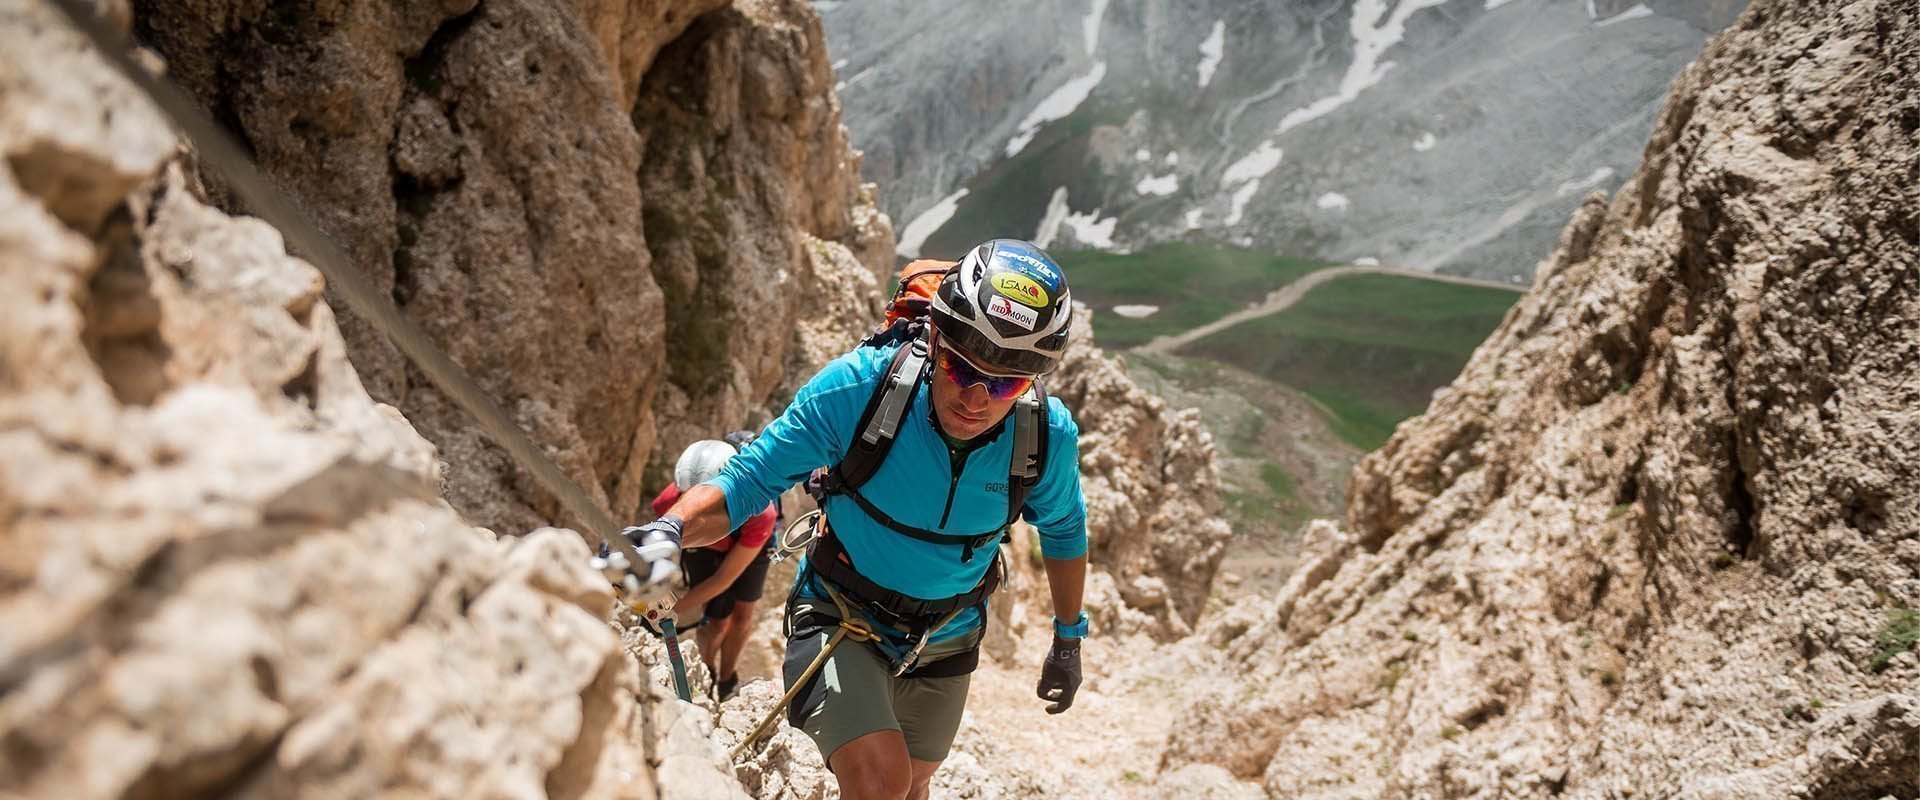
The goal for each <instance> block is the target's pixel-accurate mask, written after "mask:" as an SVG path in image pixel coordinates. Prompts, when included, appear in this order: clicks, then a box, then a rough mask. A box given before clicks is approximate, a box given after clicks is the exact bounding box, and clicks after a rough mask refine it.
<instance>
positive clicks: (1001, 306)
mask: <svg viewBox="0 0 1920 800" xmlns="http://www.w3.org/2000/svg"><path fill="white" fill-rule="evenodd" d="M987 314H989V315H991V316H995V317H999V318H1001V319H1004V320H1006V321H1008V322H1011V323H1013V324H1015V325H1018V326H1020V327H1022V328H1025V329H1027V330H1033V328H1034V326H1035V325H1038V324H1039V322H1040V317H1039V315H1038V314H1035V313H1034V312H1033V310H1032V309H1029V308H1023V307H1021V306H1016V305H1014V304H1013V302H1012V301H1010V300H1008V299H1007V298H1005V297H995V298H993V299H992V300H989V301H987Z"/></svg>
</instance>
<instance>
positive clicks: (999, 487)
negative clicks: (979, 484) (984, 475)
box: [987, 481, 1007, 494]
mask: <svg viewBox="0 0 1920 800" xmlns="http://www.w3.org/2000/svg"><path fill="white" fill-rule="evenodd" d="M987 491H989V492H992V493H993V494H1006V493H1007V484H1006V483H1004V482H1002V481H993V482H991V483H988V484H987Z"/></svg>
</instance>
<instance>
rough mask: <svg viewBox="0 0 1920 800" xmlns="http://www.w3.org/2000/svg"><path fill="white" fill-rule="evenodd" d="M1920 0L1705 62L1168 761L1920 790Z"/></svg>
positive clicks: (1384, 456) (1367, 466) (1834, 5)
mask: <svg viewBox="0 0 1920 800" xmlns="http://www.w3.org/2000/svg"><path fill="white" fill-rule="evenodd" d="M1916 54H1920V9H1917V8H1916V7H1915V6H1914V4H1912V3H1907V2H1890V1H1888V0H1855V1H1854V2H1838V1H1830V2H1784V1H1782V0H1763V1H1762V2H1757V3H1755V4H1754V6H1753V7H1752V8H1751V9H1749V10H1748V11H1747V12H1746V13H1745V15H1744V16H1743V17H1742V18H1741V19H1740V20H1739V22H1738V23H1737V24H1736V25H1735V26H1734V27H1733V28H1731V29H1730V30H1728V31H1726V32H1725V33H1723V34H1722V35H1720V36H1719V37H1718V38H1717V39H1715V40H1714V41H1713V42H1712V43H1711V44H1710V45H1709V46H1708V48H1707V49H1706V51H1705V52H1704V53H1703V55H1702V56H1701V58H1700V59H1699V61H1698V62H1696V63H1695V64H1694V65H1693V66H1691V67H1689V68H1688V69H1687V70H1686V71H1685V72H1684V73H1683V74H1682V75H1681V76H1680V78H1679V80H1678V81H1677V82H1676V84H1675V88H1674V91H1673V94H1672V96H1671V97H1670V98H1669V99H1668V100H1667V102H1666V105H1665V107H1664V109H1663V110H1662V112H1661V114H1660V117H1659V120H1658V123H1657V125H1656V127H1655V129H1654V136H1653V140H1652V142H1651V143H1650V144H1649V146H1648V148H1647V151H1646V152H1647V158H1646V162H1645V164H1644V165H1643V166H1642V167H1641V168H1640V170H1639V171H1638V172H1636V173H1635V174H1634V175H1633V177H1632V178H1631V179H1629V180H1628V181H1627V183H1626V185H1625V186H1624V187H1623V189H1622V190H1621V191H1620V193H1619V194H1618V195H1616V196H1615V197H1613V199H1612V200H1611V202H1607V201H1605V200H1604V198H1601V197H1599V196H1596V197H1594V198H1590V199H1589V200H1588V201H1587V202H1586V204H1585V205H1583V206H1582V207H1581V209H1580V211H1579V212H1578V213H1577V214H1575V215H1574V218H1573V220H1572V222H1571V223H1570V224H1569V225H1568V226H1567V228H1566V230H1565V231H1564V232H1563V234H1562V235H1561V239H1560V242H1559V245H1558V246H1557V247H1556V249H1555V250H1554V252H1553V255H1552V257H1551V258H1550V259H1548V260H1547V262H1546V263H1545V264H1544V265H1543V266H1542V268H1541V270H1540V275H1539V278H1538V280H1537V283H1536V285H1535V286H1534V289H1533V291H1532V293H1531V294H1530V295H1528V296H1527V298H1526V299H1524V300H1523V301H1522V302H1521V303H1520V304H1519V305H1518V306H1517V307H1516V308H1515V309H1514V310H1513V312H1511V314H1510V315H1509V316H1508V318H1507V320H1506V322H1505V323H1504V324H1503V325H1502V327H1501V328H1500V330H1499V331H1498V332H1496V333H1495V334H1494V335H1493V336H1492V337H1491V338H1490V339H1489V340H1488V341H1487V343H1486V344H1485V345H1483V346H1482V347H1481V348H1480V350H1479V351H1478V352H1477V353H1476V354H1475V356H1474V358H1473V359H1472V361H1471V362H1470V363H1469V365H1468V366H1467V367H1466V368H1465V370H1464V371H1463V372H1462V373H1461V375H1460V377H1459V378H1458V379H1457V380H1456V381H1455V382H1454V383H1453V384H1452V386H1451V387H1449V388H1448V389H1447V390H1446V391H1445V392H1444V393H1443V394H1442V395H1441V396H1440V397H1438V398H1437V399H1436V400H1435V401H1434V403H1433V405H1432V407H1431V408H1430V409H1429V410H1428V412H1427V413H1426V414H1425V415H1424V416H1421V417H1418V418H1416V419H1414V420H1411V421H1409V422H1407V423H1405V424H1403V425H1402V426H1401V428H1400V430H1399V431H1398V432H1397V434H1396V435H1395V436H1394V438H1393V439H1392V441H1390V442H1389V443H1388V444H1387V445H1386V446H1385V447H1384V448H1383V449H1382V450H1380V451H1379V452H1376V453H1374V454H1372V455H1371V456H1369V457H1368V458H1367V459H1366V460H1365V461H1364V462H1363V463H1362V464H1361V466H1360V468H1359V469H1358V471H1357V473H1356V477H1355V480H1354V484H1353V486H1352V489H1351V495H1350V497H1351V503H1350V507H1349V511H1348V519H1347V521H1346V526H1345V528H1344V529H1340V528H1337V527H1334V526H1331V525H1322V526H1320V527H1317V528H1315V529H1314V530H1312V531H1310V532H1309V535H1308V546H1307V552H1306V553H1305V554H1303V556H1302V566H1301V568H1300V569H1299V570H1298V571H1297V572H1296V573H1295V575H1294V576H1293V578H1292V581H1291V582H1290V583H1289V585H1288V586H1287V588H1286V589H1285V591H1284V592H1283V593H1282V594H1281V595H1280V597H1279V598H1278V599H1277V600H1271V599H1270V600H1262V601H1250V602H1249V603H1248V604H1246V605H1244V606H1242V607H1240V608H1237V609H1236V610H1235V613H1232V614H1228V615H1224V616H1222V617H1221V618H1220V624H1219V625H1218V626H1216V627H1215V628H1213V629H1212V630H1211V631H1210V633H1211V635H1212V637H1213V638H1212V641H1214V642H1215V643H1217V644H1220V645H1221V646H1223V647H1225V648H1227V652H1228V653H1229V654H1230V659H1231V662H1232V664H1233V665H1234V666H1230V667H1228V669H1230V670H1237V671H1241V672H1244V674H1247V675H1249V676H1251V678H1252V680H1253V681H1254V683H1253V685H1252V686H1249V687H1243V689H1244V690H1243V691H1241V692H1239V693H1235V692H1232V691H1224V690H1223V691H1220V692H1216V693H1215V696H1213V697H1212V698H1211V699H1208V700H1204V701H1201V702H1199V703H1197V704H1196V706H1195V708H1194V709H1193V710H1192V711H1191V712H1189V713H1188V715H1187V717H1186V719H1185V721H1184V722H1183V724H1182V725H1180V726H1179V727H1178V728H1176V730H1177V731H1179V732H1178V733H1176V734H1175V736H1174V737H1173V739H1172V742H1171V749H1170V752H1169V755H1168V758H1167V761H1166V763H1167V764H1168V765H1174V764H1182V763H1188V762H1196V761H1197V762H1208V763H1217V764H1222V765H1226V766H1229V767H1231V768H1232V769H1233V770H1234V771H1235V772H1236V773H1238V774H1240V775H1243V776H1247V777H1251V778H1258V779H1260V780H1262V781H1263V782H1264V784H1265V788H1266V790H1267V792H1268V793H1269V794H1270V795H1272V796H1282V797H1292V796H1316V797H1356V798H1358V797H1433V796H1445V797H1507V796H1526V797H1532V796H1548V795H1564V796H1572V797H1595V798H1599V797H1626V796H1657V797H1729V798H1731V797H1805V798H1831V799H1833V800H1838V798H1867V797H1883V796H1894V797H1913V796H1915V793H1916V792H1920V694H1916V692H1915V689H1914V687H1915V686H1916V685H1920V658H1916V654H1915V653H1914V652H1912V651H1911V648H1912V647H1913V644H1914V640H1915V639H1916V638H1920V622H1916V617H1915V612H1914V611H1913V609H1915V608H1920V580H1916V578H1915V576H1916V575H1920V467H1917V466H1916V465H1920V449H1917V448H1920V446H1917V445H1916V442H1920V382H1916V380H1915V377H1914V376H1915V375H1920V325H1917V324H1916V320H1920V216H1916V211H1915V209H1916V208H1920V190H1917V189H1916V188H1915V187H1916V186H1917V185H1920V182H1917V181H1916V177H1920V174H1917V173H1916V167H1915V165H1916V164H1920V78H1917V77H1916V76H1920V69H1916V66H1917V65H1916Z"/></svg>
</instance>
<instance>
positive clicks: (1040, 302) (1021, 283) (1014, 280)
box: [993, 272, 1052, 308]
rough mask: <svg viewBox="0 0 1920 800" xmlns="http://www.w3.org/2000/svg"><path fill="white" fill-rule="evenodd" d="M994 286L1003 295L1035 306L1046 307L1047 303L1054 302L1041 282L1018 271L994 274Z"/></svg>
mask: <svg viewBox="0 0 1920 800" xmlns="http://www.w3.org/2000/svg"><path fill="white" fill-rule="evenodd" d="M993 288H994V290H995V291H998V292H999V293H1001V294H1003V295H1006V296H1008V297H1011V298H1013V299H1015V300H1018V301H1020V302H1021V303H1023V304H1026V305H1030V306H1033V307H1034V308H1046V307H1047V303H1049V302H1052V298H1050V297H1048V296H1047V290H1045V289H1042V288H1040V284H1038V283H1035V282H1034V280H1033V279H1032V278H1029V277H1027V276H1025V275H1021V274H1019V273H1016V272H1002V273H1000V274H998V275H995V276H993Z"/></svg>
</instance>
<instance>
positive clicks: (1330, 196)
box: [1313, 192, 1353, 211]
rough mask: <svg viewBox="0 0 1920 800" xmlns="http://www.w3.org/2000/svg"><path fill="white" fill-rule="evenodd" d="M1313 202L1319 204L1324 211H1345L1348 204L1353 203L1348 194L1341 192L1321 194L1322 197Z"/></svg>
mask: <svg viewBox="0 0 1920 800" xmlns="http://www.w3.org/2000/svg"><path fill="white" fill-rule="evenodd" d="M1313 204H1314V205H1316V206H1319V207H1320V210H1322V211H1345V210H1347V207H1348V206H1351V205H1353V203H1352V201H1349V200H1348V199H1347V196H1346V195H1344V194H1341V193H1339V192H1327V193H1326V194H1323V195H1320V199H1318V200H1315V201H1313Z"/></svg>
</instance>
